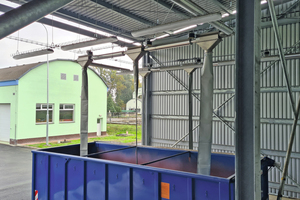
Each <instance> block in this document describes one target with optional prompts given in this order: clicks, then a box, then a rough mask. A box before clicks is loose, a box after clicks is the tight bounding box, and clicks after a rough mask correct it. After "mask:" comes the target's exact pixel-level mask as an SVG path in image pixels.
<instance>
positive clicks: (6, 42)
mask: <svg viewBox="0 0 300 200" xmlns="http://www.w3.org/2000/svg"><path fill="white" fill-rule="evenodd" d="M0 3H1V4H5V5H9V6H12V5H13V4H11V3H9V2H7V1H5V0H0ZM74 26H80V25H76V24H74ZM45 27H46V28H47V31H48V42H49V44H52V43H53V44H61V43H67V42H71V41H76V40H77V41H79V40H83V39H88V37H87V36H82V35H80V34H76V33H72V32H69V31H65V30H61V29H58V28H55V27H51V26H48V25H45ZM11 36H14V37H18V38H24V39H28V40H33V41H38V42H42V43H47V33H46V30H45V28H44V26H43V25H42V24H41V23H38V22H34V23H32V24H30V25H28V26H27V27H24V28H22V29H21V30H19V31H17V32H15V33H13V34H11ZM40 48H44V47H43V46H40V45H35V44H30V43H27V42H22V41H18V40H13V39H8V38H4V39H2V40H0V68H4V67H9V66H16V65H23V64H28V63H35V62H44V61H46V60H47V56H46V55H42V56H36V57H32V58H26V59H21V60H15V59H13V58H12V54H14V53H16V52H17V51H19V52H24V51H31V50H36V49H40ZM91 48H93V49H99V48H105V49H102V50H97V51H93V52H94V55H97V54H105V53H110V52H114V51H122V50H124V48H120V47H116V46H115V45H112V44H109V43H108V44H103V45H97V46H93V47H89V48H84V49H80V50H81V52H86V50H88V49H91ZM77 50H79V49H77ZM79 55H82V54H78V53H73V52H68V51H67V52H66V51H62V50H60V49H58V48H55V49H54V53H53V54H49V60H53V59H77V57H78V56H79ZM97 62H98V63H103V64H109V65H114V66H118V67H124V68H132V64H131V60H130V58H128V57H127V56H124V57H120V58H114V59H106V60H100V61H97Z"/></svg>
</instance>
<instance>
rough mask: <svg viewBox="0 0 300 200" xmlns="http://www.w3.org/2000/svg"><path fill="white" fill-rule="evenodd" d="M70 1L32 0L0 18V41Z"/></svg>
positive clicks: (70, 0)
mask: <svg viewBox="0 0 300 200" xmlns="http://www.w3.org/2000/svg"><path fill="white" fill-rule="evenodd" d="M70 2H72V0H43V1H39V0H33V1H30V2H28V3H25V4H23V5H22V6H20V7H18V8H16V9H13V10H11V11H8V12H6V13H5V14H4V15H1V16H0V40H1V39H2V38H4V37H6V36H8V35H10V34H12V33H14V32H16V31H18V30H20V29H21V28H23V27H25V26H27V25H29V24H31V23H33V22H35V21H37V20H39V19H41V18H43V17H44V16H45V15H48V14H49V13H52V12H54V11H55V10H57V9H59V8H61V7H62V6H64V5H66V4H68V3H70Z"/></svg>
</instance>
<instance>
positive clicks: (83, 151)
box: [77, 51, 93, 156]
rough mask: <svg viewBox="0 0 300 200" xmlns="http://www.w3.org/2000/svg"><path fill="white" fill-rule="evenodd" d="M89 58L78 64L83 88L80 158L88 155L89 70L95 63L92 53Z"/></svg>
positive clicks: (81, 60) (81, 59) (82, 59)
mask: <svg viewBox="0 0 300 200" xmlns="http://www.w3.org/2000/svg"><path fill="white" fill-rule="evenodd" d="M87 53H88V55H87V56H81V57H79V58H78V59H77V62H78V63H79V64H80V65H81V66H82V88H81V113H80V156H85V155H87V154H88V114H89V112H88V111H89V100H88V96H89V88H88V75H87V68H88V66H89V65H90V64H91V63H92V62H93V59H92V56H93V53H92V52H91V51H88V52H87Z"/></svg>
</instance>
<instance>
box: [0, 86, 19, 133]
mask: <svg viewBox="0 0 300 200" xmlns="http://www.w3.org/2000/svg"><path fill="white" fill-rule="evenodd" d="M17 99H18V85H13V86H5V87H0V104H10V138H15V136H16V133H17V132H16V131H17V128H16V127H17V126H16V124H17V109H18V101H17Z"/></svg>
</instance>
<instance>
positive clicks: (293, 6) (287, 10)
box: [278, 0, 300, 19]
mask: <svg viewBox="0 0 300 200" xmlns="http://www.w3.org/2000/svg"><path fill="white" fill-rule="evenodd" d="M299 2H300V0H297V1H295V2H294V3H293V4H292V5H291V6H290V7H288V8H287V9H286V10H285V11H283V12H281V13H280V16H279V17H278V19H281V18H284V17H285V16H286V15H287V14H288V13H290V12H291V11H292V10H293V9H295V8H296V7H298V6H299Z"/></svg>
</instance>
